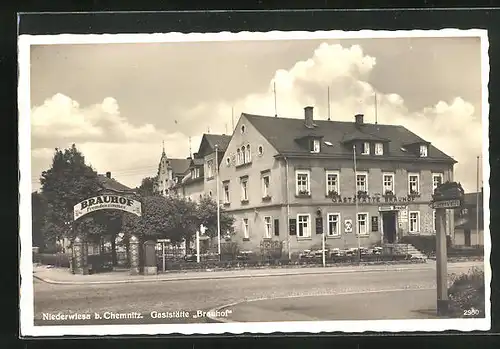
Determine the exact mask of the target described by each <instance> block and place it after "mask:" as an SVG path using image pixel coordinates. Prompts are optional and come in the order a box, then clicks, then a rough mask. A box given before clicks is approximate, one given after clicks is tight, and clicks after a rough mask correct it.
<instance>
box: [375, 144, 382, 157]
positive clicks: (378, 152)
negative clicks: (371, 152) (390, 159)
mask: <svg viewBox="0 0 500 349" xmlns="http://www.w3.org/2000/svg"><path fill="white" fill-rule="evenodd" d="M375 155H384V145H383V144H382V143H375Z"/></svg>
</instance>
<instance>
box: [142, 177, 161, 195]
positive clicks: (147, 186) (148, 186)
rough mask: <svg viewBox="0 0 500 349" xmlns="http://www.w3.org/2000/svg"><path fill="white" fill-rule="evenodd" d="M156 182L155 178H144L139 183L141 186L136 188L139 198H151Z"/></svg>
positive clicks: (154, 191) (154, 192) (154, 193)
mask: <svg viewBox="0 0 500 349" xmlns="http://www.w3.org/2000/svg"><path fill="white" fill-rule="evenodd" d="M156 180H157V177H146V178H143V179H142V181H141V185H140V186H139V188H138V193H139V195H141V196H143V197H144V196H153V195H156V194H157V192H156V189H155V188H156Z"/></svg>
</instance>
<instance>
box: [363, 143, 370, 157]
mask: <svg viewBox="0 0 500 349" xmlns="http://www.w3.org/2000/svg"><path fill="white" fill-rule="evenodd" d="M361 154H363V155H370V143H368V142H364V143H363V151H362V152H361Z"/></svg>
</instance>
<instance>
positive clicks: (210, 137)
mask: <svg viewBox="0 0 500 349" xmlns="http://www.w3.org/2000/svg"><path fill="white" fill-rule="evenodd" d="M203 137H204V138H205V139H206V140H207V142H208V144H209V145H210V147H211V148H212V149H215V146H216V145H218V147H219V150H220V151H226V149H227V146H228V145H229V142H230V141H231V136H228V135H215V134H209V133H206V134H204V135H203Z"/></svg>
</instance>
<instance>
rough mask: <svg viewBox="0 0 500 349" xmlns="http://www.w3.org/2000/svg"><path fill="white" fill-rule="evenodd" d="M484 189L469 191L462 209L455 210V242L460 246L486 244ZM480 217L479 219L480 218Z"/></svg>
mask: <svg viewBox="0 0 500 349" xmlns="http://www.w3.org/2000/svg"><path fill="white" fill-rule="evenodd" d="M483 207H484V195H483V189H482V188H481V191H480V192H476V193H467V194H465V197H464V205H463V207H462V208H461V210H455V232H454V236H453V243H454V244H455V245H459V246H484V209H483ZM478 218H479V220H478Z"/></svg>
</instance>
